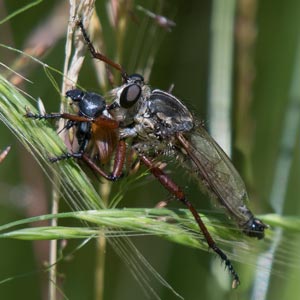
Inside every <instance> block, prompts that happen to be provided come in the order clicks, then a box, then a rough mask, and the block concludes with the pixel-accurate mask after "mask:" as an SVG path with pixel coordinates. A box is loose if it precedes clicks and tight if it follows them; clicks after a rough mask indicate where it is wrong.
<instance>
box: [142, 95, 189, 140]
mask: <svg viewBox="0 0 300 300" xmlns="http://www.w3.org/2000/svg"><path fill="white" fill-rule="evenodd" d="M147 114H148V115H149V116H150V117H151V118H152V119H153V122H154V123H155V124H154V127H155V128H156V132H157V134H159V135H161V136H162V137H168V136H173V135H174V134H175V133H177V132H188V131H190V130H192V128H193V127H194V120H193V116H192V114H191V113H190V111H189V110H188V109H187V107H186V106H185V105H184V104H183V103H182V102H181V101H180V100H179V99H177V98H176V97H174V96H173V95H171V94H169V93H167V92H164V91H161V90H153V91H152V93H151V95H150V97H149V98H148V99H147Z"/></svg>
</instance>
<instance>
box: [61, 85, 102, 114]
mask: <svg viewBox="0 0 300 300" xmlns="http://www.w3.org/2000/svg"><path fill="white" fill-rule="evenodd" d="M66 96H67V97H69V98H71V99H72V101H73V102H75V103H77V104H78V108H79V112H78V114H79V115H81V116H85V117H88V118H97V117H98V116H100V115H101V114H103V113H104V111H105V109H106V102H105V99H104V98H103V97H102V96H100V95H98V94H96V93H91V92H84V91H81V90H78V89H75V90H70V91H67V92H66Z"/></svg>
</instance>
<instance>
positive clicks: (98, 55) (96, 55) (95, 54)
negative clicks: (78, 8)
mask: <svg viewBox="0 0 300 300" xmlns="http://www.w3.org/2000/svg"><path fill="white" fill-rule="evenodd" d="M76 25H77V26H78V27H79V28H80V29H81V32H82V35H83V37H84V39H85V42H86V44H87V46H88V49H89V51H90V53H91V55H92V56H93V58H96V59H99V60H101V61H103V62H104V63H106V64H108V65H110V66H112V67H113V68H115V69H116V70H118V71H120V72H121V76H122V78H123V79H124V80H125V81H126V80H127V79H128V74H127V73H126V72H125V71H124V69H123V67H122V66H121V65H120V64H118V63H116V62H114V61H112V60H111V59H109V58H108V57H106V56H105V55H103V54H102V53H100V52H97V51H96V50H95V47H94V45H93V43H92V42H91V40H90V38H89V36H88V34H87V32H86V30H85V28H84V26H83V23H82V20H78V21H77V23H76Z"/></svg>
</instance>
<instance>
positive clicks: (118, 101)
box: [109, 74, 150, 126]
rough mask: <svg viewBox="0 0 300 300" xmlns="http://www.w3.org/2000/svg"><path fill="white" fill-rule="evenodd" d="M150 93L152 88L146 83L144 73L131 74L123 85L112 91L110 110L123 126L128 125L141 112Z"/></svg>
mask: <svg viewBox="0 0 300 300" xmlns="http://www.w3.org/2000/svg"><path fill="white" fill-rule="evenodd" d="M149 94H150V88H149V86H148V85H146V84H145V82H144V78H143V76H142V75H140V74H132V75H129V76H127V77H126V80H125V83H124V84H123V85H122V86H120V87H117V88H116V89H114V90H113V91H112V93H111V95H112V98H113V103H112V104H111V105H110V109H109V111H110V113H111V114H112V115H113V117H114V118H115V119H116V120H117V121H119V122H120V123H121V124H123V126H128V125H129V124H132V123H133V122H134V118H135V117H136V116H137V115H138V114H139V113H140V110H141V107H143V104H145V99H146V98H147V97H148V95H149Z"/></svg>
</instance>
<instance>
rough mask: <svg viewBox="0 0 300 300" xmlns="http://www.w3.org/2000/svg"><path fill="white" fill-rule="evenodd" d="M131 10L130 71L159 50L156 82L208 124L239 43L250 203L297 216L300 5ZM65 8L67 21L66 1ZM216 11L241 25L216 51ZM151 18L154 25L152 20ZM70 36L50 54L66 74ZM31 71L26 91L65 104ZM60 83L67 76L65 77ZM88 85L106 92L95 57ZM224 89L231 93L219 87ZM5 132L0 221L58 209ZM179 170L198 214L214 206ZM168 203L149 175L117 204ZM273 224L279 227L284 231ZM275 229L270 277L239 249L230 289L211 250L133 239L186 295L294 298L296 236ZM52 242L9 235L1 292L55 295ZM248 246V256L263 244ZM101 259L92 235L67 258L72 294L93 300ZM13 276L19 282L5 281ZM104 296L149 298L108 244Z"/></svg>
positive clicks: (238, 104) (237, 119)
mask: <svg viewBox="0 0 300 300" xmlns="http://www.w3.org/2000/svg"><path fill="white" fill-rule="evenodd" d="M64 2H65V1H44V2H41V3H40V4H39V5H37V6H34V7H32V8H31V9H29V10H27V11H25V12H23V13H22V14H19V15H17V16H15V17H14V18H12V19H11V20H9V21H8V22H5V23H3V24H1V25H0V42H1V43H2V44H6V45H9V46H12V47H15V48H17V49H24V45H25V44H26V41H27V39H28V37H29V35H30V34H31V33H32V32H33V31H34V30H36V29H37V28H38V26H39V25H40V24H42V23H43V22H44V21H45V20H46V19H47V18H48V17H49V16H50V15H51V14H52V13H53V10H54V9H56V8H57V7H58V6H59V5H63V4H67V1H66V3H64ZM107 2H110V1H96V10H97V13H98V14H99V17H100V20H101V22H102V25H103V35H104V41H105V46H106V53H107V54H109V56H110V57H114V55H116V51H115V50H116V47H117V46H116V45H118V42H117V41H116V39H115V36H116V33H115V32H114V30H113V29H112V28H111V27H110V25H109V22H108V18H107V10H106V4H107ZM111 2H113V1H111ZM222 2H223V3H222ZM135 4H141V5H143V7H145V8H147V9H150V10H151V11H157V10H159V11H160V12H161V14H163V15H164V16H166V17H168V18H170V19H172V20H174V21H175V22H176V27H174V28H172V32H166V31H165V30H164V29H163V28H159V27H158V26H157V25H156V24H155V21H154V20H153V19H151V18H148V17H147V16H146V15H145V14H143V13H142V12H141V11H138V10H135V9H134V6H135ZM21 5H24V4H22V3H21V2H20V1H17V0H9V1H0V19H1V20H2V19H3V18H4V17H5V16H7V15H10V14H11V13H13V12H14V11H16V10H17V9H19V8H20V7H21ZM222 5H223V6H222ZM224 5H225V8H224ZM131 6H132V8H133V9H134V10H133V13H132V12H131V13H129V12H128V20H127V28H126V34H125V36H124V40H123V41H122V45H123V46H122V47H123V51H122V58H121V60H122V64H123V66H124V67H125V68H126V70H128V72H129V73H132V72H135V71H137V70H136V68H137V66H141V65H144V64H145V62H146V61H147V59H148V58H149V57H148V56H147V53H150V54H148V55H149V56H150V57H151V56H153V57H154V65H153V68H152V73H151V77H150V79H149V82H150V84H151V86H152V87H154V88H160V89H163V90H167V89H168V88H169V87H170V85H171V84H174V85H175V88H174V91H173V93H174V94H175V95H176V96H177V97H178V98H180V99H182V100H183V101H184V102H185V103H187V105H189V107H191V108H192V110H193V112H194V113H195V115H197V116H198V118H199V119H201V120H204V121H205V124H206V126H207V127H208V128H210V125H211V122H212V120H214V118H213V116H212V115H211V114H212V112H210V110H209V107H210V101H211V97H210V95H214V90H213V89H214V88H218V86H217V87H215V79H216V80H217V78H214V76H213V74H214V73H213V71H212V65H213V64H214V63H215V62H214V61H213V59H214V55H213V53H217V55H219V56H218V57H220V56H221V57H222V55H224V57H225V59H226V52H225V51H224V49H225V48H226V47H228V43H230V45H231V49H232V53H229V58H232V61H230V69H229V71H230V73H229V75H230V76H229V78H226V80H227V81H228V85H229V86H230V87H231V93H230V99H229V100H230V102H229V105H230V106H229V113H230V115H231V119H230V122H229V123H230V124H229V125H230V126H232V157H233V161H234V164H235V166H236V167H237V169H238V170H239V172H240V173H241V175H242V177H243V178H244V180H245V182H246V185H247V187H248V192H249V195H250V198H251V203H250V204H249V205H250V207H251V208H252V210H253V211H255V213H256V214H266V213H273V212H276V213H278V214H283V215H293V216H299V213H300V202H299V196H298V195H299V193H300V185H299V175H300V165H299V112H300V109H299V108H300V76H299V75H300V73H299V71H300V63H299V61H300V48H299V42H300V39H299V38H300V21H299V20H300V2H299V1H296V0H290V1H289V2H288V3H287V4H283V3H282V1H277V0H276V1H274V0H273V1H270V0H267V1H254V0H240V1H229V0H228V1H222V0H219V1H217V0H216V1H196V0H191V1H179V0H172V1H151V0H148V1H136V2H134V3H133V2H132V3H131ZM220 8H221V10H218V9H220ZM62 11H63V12H64V13H62V15H64V14H65V17H66V18H67V17H68V10H67V7H65V8H64V9H62ZM217 12H218V13H217ZM228 12H229V13H228ZM217 16H221V18H222V17H223V18H225V20H226V18H227V20H228V22H229V24H230V22H233V24H234V27H233V29H232V34H233V36H232V37H233V40H232V41H230V40H227V41H225V44H224V48H223V46H222V43H221V44H217V45H218V48H217V49H216V48H214V51H216V52H213V47H215V46H216V44H214V43H215V42H216V40H215V36H214V35H215V34H216V32H215V30H212V24H213V23H214V21H215V20H214V18H216V17H217ZM142 20H147V23H146V25H145V26H144V23H141V22H142ZM153 28H156V29H153ZM221 29H222V26H221ZM143 30H144V31H143ZM153 30H155V31H153ZM221 32H222V30H221ZM62 33H63V34H62V38H61V39H59V40H58V41H57V42H56V43H55V44H54V45H53V46H51V49H49V50H48V51H47V53H45V55H44V56H43V57H42V60H43V61H44V62H46V63H47V64H49V65H51V66H53V67H54V68H57V69H58V70H62V68H63V62H64V31H63V30H62ZM45 39H46V40H47V36H46V37H45ZM49 39H50V38H49ZM220 45H221V47H220ZM151 47H154V48H151ZM155 48H157V53H156V54H155V55H154V52H151V51H154V50H155ZM148 51H149V52H148ZM15 59H16V55H15V53H13V52H11V51H8V50H6V49H3V48H2V47H1V48H0V62H1V63H3V64H6V65H8V66H11V67H12V68H13V67H14V65H13V63H14V61H15ZM216 67H217V69H218V68H219V69H221V68H223V64H220V65H218V64H216ZM2 70H3V72H4V69H2ZM23 71H24V70H23ZM221 71H222V70H221ZM225 71H226V70H225ZM24 72H28V73H25V74H26V76H27V77H28V78H29V79H30V80H31V81H32V82H33V84H27V83H26V84H25V83H23V84H22V85H21V88H22V89H24V90H26V91H27V92H28V93H29V94H30V95H31V96H32V97H34V98H35V99H37V98H38V97H40V98H41V99H42V100H43V102H44V104H45V106H46V110H47V111H58V109H59V101H60V98H59V94H58V93H57V92H56V91H55V89H54V88H53V86H52V85H51V83H50V82H49V79H48V78H47V76H46V75H45V73H44V72H43V70H42V68H41V67H40V66H35V67H34V68H33V67H32V66H28V68H27V69H26V70H25V71H24ZM56 80H57V82H59V83H60V82H61V78H60V77H59V76H57V75H56ZM79 82H80V84H81V85H82V86H84V88H85V89H87V90H93V91H97V92H101V91H100V90H99V87H98V83H97V80H96V76H95V73H94V70H93V67H92V64H91V59H90V57H89V56H88V55H87V57H86V61H85V65H84V67H83V70H82V72H81V73H80V80H79ZM217 92H218V93H222V90H218V91H217ZM221 105H222V104H220V110H221V109H222V108H223V106H221ZM214 122H215V120H214ZM0 131H1V140H0V149H1V150H3V149H4V148H5V147H6V146H7V145H11V147H12V149H11V151H10V153H9V155H8V156H7V158H6V159H5V161H3V162H2V163H1V165H0V189H1V195H0V220H1V224H5V223H8V222H10V221H13V220H17V219H20V218H25V217H29V216H33V215H39V214H45V213H47V212H49V207H50V204H49V203H50V198H51V197H50V195H51V185H50V183H49V181H48V180H47V179H46V178H45V177H44V175H43V174H42V172H41V170H40V169H39V167H38V165H37V164H36V163H35V161H34V160H33V158H32V157H31V156H30V155H29V154H28V153H26V151H24V148H23V147H22V145H20V144H19V143H18V142H17V140H16V139H15V137H14V136H13V135H12V134H11V132H10V131H9V130H8V129H7V128H6V127H5V126H4V125H3V124H1V125H0ZM220 134H221V135H222V133H220ZM225 134H226V133H225ZM29 170H30V171H29ZM172 177H173V178H174V179H175V180H177V181H178V182H182V187H183V188H184V190H185V192H186V193H187V195H188V197H189V199H190V200H191V201H192V202H193V203H194V205H195V206H196V207H197V208H198V209H200V210H202V209H208V210H213V211H214V210H215V209H216V208H215V207H213V206H212V205H211V203H210V201H209V200H208V199H207V196H205V195H202V194H201V193H200V191H199V188H198V186H197V184H196V183H194V182H193V181H191V180H186V178H184V177H186V176H180V175H179V174H178V172H177V174H176V169H174V170H173V171H172ZM145 190H146V191H147V192H146V193H145ZM166 198H167V193H166V191H164V190H163V188H161V187H160V186H159V184H158V183H156V182H155V181H153V180H152V181H149V182H147V184H145V185H143V186H142V187H141V188H139V189H134V190H131V191H129V192H128V193H127V194H126V197H125V199H124V200H123V201H122V202H121V204H120V205H119V206H120V207H153V206H154V205H155V204H156V203H157V202H158V201H160V200H163V199H166ZM62 206H63V207H62V208H61V210H67V209H68V206H67V205H65V204H62ZM174 206H175V205H174ZM274 230H275V233H276V228H275V229H274ZM274 236H275V237H278V243H277V248H276V247H275V246H274V244H272V241H271V242H268V243H267V244H266V245H265V246H266V249H268V247H269V248H270V249H273V248H272V247H275V250H276V249H277V252H276V251H275V259H274V266H272V265H269V266H270V267H271V268H273V269H272V271H271V275H270V277H268V275H267V274H265V273H264V272H263V270H264V268H263V267H261V268H258V273H259V274H258V273H257V271H256V268H257V264H258V262H257V261H252V260H251V261H250V260H249V259H248V257H247V255H245V257H241V256H240V257H238V261H240V263H237V262H234V264H235V265H236V266H237V270H238V271H239V273H240V277H241V281H242V285H241V286H240V287H239V288H238V289H237V290H231V289H230V283H229V281H226V279H225V283H224V279H223V277H224V276H225V277H226V276H227V274H226V272H225V271H224V270H223V269H224V268H223V266H220V262H219V260H218V259H217V258H216V257H215V255H214V254H212V253H208V252H203V251H197V250H195V249H189V248H186V247H183V246H181V245H176V244H171V243H170V242H167V241H165V240H161V239H159V238H157V237H151V236H150V237H149V236H145V237H138V238H134V239H133V241H134V243H135V245H136V247H137V248H138V250H139V251H140V252H141V253H142V254H143V255H144V256H145V257H146V259H147V260H148V261H149V262H150V263H151V265H152V266H153V267H154V268H155V269H156V270H157V271H158V273H159V274H160V275H161V276H163V277H164V278H165V279H166V280H167V281H168V282H169V283H170V284H171V285H172V286H173V287H174V289H175V290H176V291H177V292H178V293H180V294H181V295H182V296H183V297H184V298H185V299H297V298H299V297H300V296H299V295H300V288H299V279H300V270H299V265H300V259H299V254H297V253H298V252H297V251H298V249H299V246H300V240H299V235H296V234H295V233H289V232H283V233H282V232H279V233H278V234H277V235H276V234H274ZM280 238H281V239H280ZM78 243H79V242H78V241H69V242H68V247H70V249H72V247H73V248H74V247H76V245H77V244H78ZM256 243H264V242H260V241H259V242H258V241H257V242H256ZM256 243H255V242H254V243H253V244H251V247H252V246H253V245H254V246H255V244H256ZM47 247H48V243H47V242H35V243H31V242H28V241H25V242H24V241H15V240H0V282H1V284H0V297H1V299H21V298H22V297H24V296H25V297H26V298H28V299H47V282H46V279H47V273H46V272H39V270H40V269H41V267H42V264H43V262H45V261H46V260H47V255H48V250H47ZM251 247H249V249H248V250H247V251H249V252H252V251H254V250H253V249H252V248H251ZM243 253H245V252H243ZM246 253H247V252H246ZM270 253H272V252H270ZM271 259H272V257H271V258H270V257H269V258H268V257H267V258H265V260H264V264H265V265H268V264H269V263H270V261H271ZM95 261H96V257H95V241H91V242H89V243H88V244H87V245H86V246H85V247H83V248H81V249H80V250H79V251H77V252H76V253H75V254H74V255H73V256H72V257H69V258H68V259H66V260H65V261H64V262H62V263H60V264H59V265H58V270H59V280H60V281H61V286H60V287H62V289H63V291H64V294H65V297H66V299H72V300H74V299H95V298H94V297H95V296H94V295H95V284H97V283H95V280H94V275H95V274H94V272H95V270H94V266H95ZM11 277H12V280H9V281H8V282H4V281H6V279H9V278H11ZM153 284H154V285H155V283H153ZM156 285H157V286H154V288H155V289H156V291H158V294H159V297H160V298H161V299H175V296H174V294H172V293H170V292H169V291H168V290H167V289H165V288H164V287H162V286H161V285H158V284H157V283H156ZM61 298H62V299H63V297H61ZM59 299H60V298H59ZM104 299H122V300H125V299H147V298H146V296H145V294H144V293H143V290H142V289H141V288H140V286H139V284H138V283H137V282H136V281H135V279H134V278H133V276H132V275H131V273H130V272H129V270H128V269H127V267H126V266H125V264H124V262H123V261H122V259H120V258H119V257H118V256H117V255H116V254H115V253H114V251H113V249H112V248H111V247H110V246H109V245H108V248H107V252H106V273H105V291H104ZM150 299H155V298H153V296H152V297H150Z"/></svg>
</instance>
